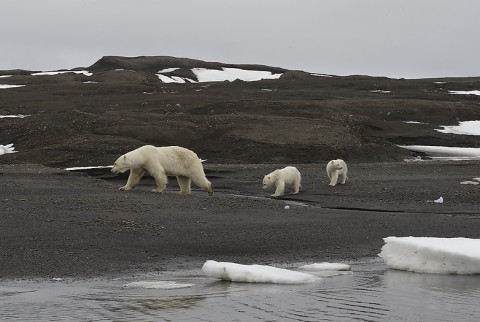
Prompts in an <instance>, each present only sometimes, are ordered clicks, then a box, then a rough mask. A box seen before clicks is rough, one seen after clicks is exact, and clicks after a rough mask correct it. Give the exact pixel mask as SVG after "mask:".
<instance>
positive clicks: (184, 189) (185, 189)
mask: <svg viewBox="0 0 480 322" xmlns="http://www.w3.org/2000/svg"><path fill="white" fill-rule="evenodd" d="M177 182H178V186H179V187H180V191H179V194H181V195H188V194H189V193H190V192H191V182H192V180H191V179H190V178H189V177H185V176H177Z"/></svg>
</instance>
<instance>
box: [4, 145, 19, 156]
mask: <svg viewBox="0 0 480 322" xmlns="http://www.w3.org/2000/svg"><path fill="white" fill-rule="evenodd" d="M16 152H18V151H15V147H14V146H13V143H10V144H7V145H2V144H0V155H3V154H7V153H16Z"/></svg>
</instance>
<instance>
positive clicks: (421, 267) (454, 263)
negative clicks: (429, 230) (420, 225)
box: [378, 236, 480, 274]
mask: <svg viewBox="0 0 480 322" xmlns="http://www.w3.org/2000/svg"><path fill="white" fill-rule="evenodd" d="M383 240H384V241H385V245H384V246H383V247H382V251H381V252H380V254H378V255H379V256H380V257H381V258H383V260H384V261H385V263H386V264H387V266H388V267H389V268H393V269H399V270H405V271H411V272H418V273H435V274H480V239H469V238H436V237H411V236H410V237H393V236H391V237H386V238H384V239H383Z"/></svg>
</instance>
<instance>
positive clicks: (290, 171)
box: [263, 167, 302, 197]
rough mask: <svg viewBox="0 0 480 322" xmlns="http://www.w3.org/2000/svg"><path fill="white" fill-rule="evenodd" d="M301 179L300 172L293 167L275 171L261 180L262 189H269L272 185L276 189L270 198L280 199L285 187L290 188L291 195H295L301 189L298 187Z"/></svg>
mask: <svg viewBox="0 0 480 322" xmlns="http://www.w3.org/2000/svg"><path fill="white" fill-rule="evenodd" d="M300 181H302V177H301V175H300V171H298V170H297V168H295V167H285V168H283V169H277V170H275V171H273V172H271V173H269V174H267V175H266V176H265V177H264V178H263V189H267V188H270V187H271V186H272V185H273V184H275V186H276V187H277V189H276V190H275V193H274V194H273V195H272V197H280V196H283V195H284V193H285V187H291V188H292V190H293V191H292V194H296V193H298V192H299V191H300V189H302V186H301V185H300Z"/></svg>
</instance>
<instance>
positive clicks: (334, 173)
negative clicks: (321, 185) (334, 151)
mask: <svg viewBox="0 0 480 322" xmlns="http://www.w3.org/2000/svg"><path fill="white" fill-rule="evenodd" d="M347 174H348V168H347V164H346V163H345V161H343V160H342V159H336V160H331V161H330V162H328V164H327V175H328V178H329V179H330V184H329V186H332V187H333V186H335V185H336V184H337V183H340V184H345V182H347V180H348V177H347Z"/></svg>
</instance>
